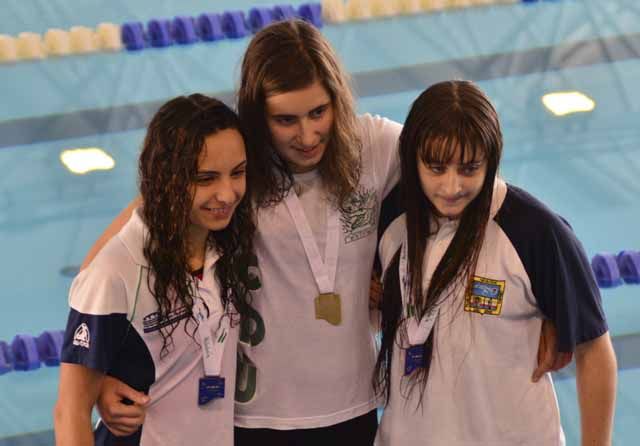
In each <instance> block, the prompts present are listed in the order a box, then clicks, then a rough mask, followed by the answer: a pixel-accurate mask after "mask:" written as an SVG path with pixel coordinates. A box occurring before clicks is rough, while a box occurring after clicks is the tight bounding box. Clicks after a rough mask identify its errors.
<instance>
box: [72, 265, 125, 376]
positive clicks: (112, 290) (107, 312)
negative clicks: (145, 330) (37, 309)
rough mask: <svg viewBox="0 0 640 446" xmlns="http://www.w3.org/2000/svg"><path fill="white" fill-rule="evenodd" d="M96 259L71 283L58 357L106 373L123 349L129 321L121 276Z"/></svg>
mask: <svg viewBox="0 0 640 446" xmlns="http://www.w3.org/2000/svg"><path fill="white" fill-rule="evenodd" d="M96 260H97V259H96ZM96 260H94V262H93V263H92V264H91V265H90V266H89V267H88V268H87V269H86V270H84V271H82V272H81V273H80V274H79V275H78V276H77V277H76V278H75V280H74V281H73V283H72V285H71V291H70V292H69V305H70V307H71V308H70V311H69V317H68V320H67V327H66V330H65V335H64V342H63V346H62V355H61V358H62V361H63V362H67V363H73V364H80V365H83V366H85V367H88V368H91V369H95V370H98V371H101V372H103V373H107V372H108V371H109V370H110V369H111V368H112V367H113V364H114V361H115V358H116V356H117V353H118V351H119V350H120V349H121V348H122V345H123V342H124V339H125V337H126V335H127V333H128V331H129V329H130V323H129V321H128V318H127V308H128V306H127V296H126V288H125V285H124V282H123V280H122V278H120V277H119V276H118V275H117V274H116V273H114V272H110V271H108V270H106V271H105V269H104V268H101V262H99V261H98V262H96Z"/></svg>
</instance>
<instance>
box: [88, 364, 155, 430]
mask: <svg viewBox="0 0 640 446" xmlns="http://www.w3.org/2000/svg"><path fill="white" fill-rule="evenodd" d="M149 401H150V399H149V397H148V396H147V395H145V394H144V393H142V392H138V391H137V390H134V389H132V388H131V387H129V386H128V385H126V384H125V383H123V382H122V381H120V380H118V379H116V378H113V377H111V376H106V377H105V379H104V381H103V383H102V387H101V389H100V396H99V397H98V402H97V406H98V412H99V413H100V417H101V418H102V422H103V423H104V424H105V425H106V426H107V428H108V429H109V430H110V431H111V433H113V434H114V435H115V436H117V437H124V436H127V435H132V434H134V433H136V432H137V431H138V429H140V427H141V426H142V423H144V418H145V415H146V413H147V405H148V404H149Z"/></svg>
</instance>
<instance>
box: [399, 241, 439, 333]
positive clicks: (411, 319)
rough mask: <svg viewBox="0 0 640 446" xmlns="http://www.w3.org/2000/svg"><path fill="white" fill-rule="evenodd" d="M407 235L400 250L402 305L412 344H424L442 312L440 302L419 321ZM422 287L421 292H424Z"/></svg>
mask: <svg viewBox="0 0 640 446" xmlns="http://www.w3.org/2000/svg"><path fill="white" fill-rule="evenodd" d="M407 245H408V242H407V235H406V233H405V237H404V240H403V242H402V248H401V250H400V262H399V266H398V269H399V274H400V294H401V295H402V307H403V308H404V313H405V318H406V321H407V336H408V338H409V344H410V345H419V344H424V343H425V341H426V340H427V338H428V337H429V334H430V333H431V330H432V329H433V325H434V324H435V322H436V318H437V317H438V314H439V313H440V308H439V306H440V304H439V303H436V305H435V306H434V307H433V308H431V310H430V311H429V312H428V313H427V314H425V315H424V316H423V317H422V319H420V321H418V319H417V318H418V315H417V313H416V308H415V305H413V304H412V303H411V296H410V287H411V276H410V275H409V270H408V267H407V255H408V254H407V252H408V248H407ZM422 291H423V290H422V287H421V290H420V292H422Z"/></svg>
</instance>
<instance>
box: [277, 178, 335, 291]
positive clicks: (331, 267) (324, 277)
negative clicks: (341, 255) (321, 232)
mask: <svg viewBox="0 0 640 446" xmlns="http://www.w3.org/2000/svg"><path fill="white" fill-rule="evenodd" d="M284 203H285V204H286V205H287V209H288V210H289V214H291V218H292V219H293V223H294V224H295V226H296V230H297V231H298V236H299V237H300V241H301V242H302V246H303V247H304V251H305V253H306V255H307V260H308V261H309V266H310V267H311V272H312V273H313V277H314V279H315V280H316V284H317V285H318V289H319V290H320V293H323V294H324V293H332V292H333V291H334V286H335V282H336V270H337V268H338V246H339V244H340V211H339V210H338V209H335V208H334V207H333V206H331V204H330V203H328V202H327V239H326V245H325V259H324V262H323V261H322V257H321V256H320V250H319V249H318V244H317V243H316V240H315V238H314V236H313V232H312V231H311V226H309V221H308V220H307V217H306V215H305V214H304V210H303V209H302V205H301V204H300V200H299V199H298V196H297V195H296V194H295V192H294V191H293V188H291V190H290V191H289V193H288V195H287V196H286V197H285V198H284Z"/></svg>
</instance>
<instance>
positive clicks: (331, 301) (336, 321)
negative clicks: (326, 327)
mask: <svg viewBox="0 0 640 446" xmlns="http://www.w3.org/2000/svg"><path fill="white" fill-rule="evenodd" d="M315 304H316V319H324V320H325V321H327V322H329V323H330V324H331V325H340V324H341V323H342V310H341V306H340V295H339V294H336V293H322V294H320V295H319V296H318V297H316V298H315Z"/></svg>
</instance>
